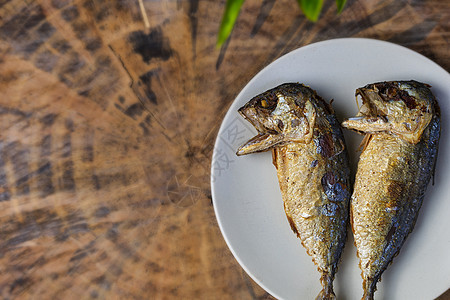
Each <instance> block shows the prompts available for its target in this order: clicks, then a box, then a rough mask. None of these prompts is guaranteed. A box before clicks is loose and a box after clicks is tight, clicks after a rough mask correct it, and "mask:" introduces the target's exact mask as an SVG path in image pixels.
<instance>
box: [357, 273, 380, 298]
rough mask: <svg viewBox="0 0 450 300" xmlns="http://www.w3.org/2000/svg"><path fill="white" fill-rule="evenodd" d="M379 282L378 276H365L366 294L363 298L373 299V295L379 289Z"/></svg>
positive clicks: (364, 287)
mask: <svg viewBox="0 0 450 300" xmlns="http://www.w3.org/2000/svg"><path fill="white" fill-rule="evenodd" d="M377 282H378V278H377V279H373V278H364V280H363V289H364V295H363V297H362V298H361V300H373V296H374V294H375V291H376V289H377Z"/></svg>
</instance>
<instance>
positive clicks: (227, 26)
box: [217, 0, 245, 47]
mask: <svg viewBox="0 0 450 300" xmlns="http://www.w3.org/2000/svg"><path fill="white" fill-rule="evenodd" d="M244 1H245V0H227V3H226V4H225V11H224V13H223V17H222V23H221V24H220V28H219V34H218V35H217V46H218V47H220V46H222V44H223V43H224V42H225V41H226V40H227V38H228V37H229V36H230V34H231V31H232V30H233V27H234V23H235V22H236V19H237V17H238V15H239V11H240V10H241V6H242V3H244Z"/></svg>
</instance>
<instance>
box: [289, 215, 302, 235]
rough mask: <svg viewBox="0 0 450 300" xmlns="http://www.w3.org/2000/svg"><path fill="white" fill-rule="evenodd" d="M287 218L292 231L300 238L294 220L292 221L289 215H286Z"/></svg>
mask: <svg viewBox="0 0 450 300" xmlns="http://www.w3.org/2000/svg"><path fill="white" fill-rule="evenodd" d="M286 217H287V219H288V222H289V225H290V226H291V229H292V231H293V232H294V233H295V234H296V235H297V237H300V234H299V233H298V230H297V227H296V226H295V223H294V220H292V218H291V216H289V215H288V214H286Z"/></svg>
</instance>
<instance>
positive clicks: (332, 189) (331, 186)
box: [321, 172, 350, 202]
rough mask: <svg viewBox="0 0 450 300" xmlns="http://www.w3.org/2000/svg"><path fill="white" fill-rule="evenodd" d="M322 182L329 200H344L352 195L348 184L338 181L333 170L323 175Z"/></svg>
mask: <svg viewBox="0 0 450 300" xmlns="http://www.w3.org/2000/svg"><path fill="white" fill-rule="evenodd" d="M321 184H322V189H323V192H324V193H325V195H326V196H327V198H328V200H329V201H333V202H342V201H345V200H346V199H347V198H348V197H349V196H350V195H349V192H348V191H347V188H346V186H345V185H344V184H342V183H341V182H337V180H336V176H335V175H334V174H333V173H332V172H327V173H325V174H324V175H323V176H322V180H321Z"/></svg>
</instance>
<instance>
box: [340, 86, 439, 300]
mask: <svg viewBox="0 0 450 300" xmlns="http://www.w3.org/2000/svg"><path fill="white" fill-rule="evenodd" d="M356 94H357V95H360V96H361V97H362V100H363V106H362V107H361V109H360V112H359V113H358V115H357V117H356V118H351V119H349V120H347V121H345V122H344V123H343V126H344V127H348V128H350V129H354V130H357V131H358V132H361V133H366V134H367V135H366V138H365V139H366V145H365V149H364V150H363V152H362V153H361V156H360V160H359V163H358V169H357V173H356V178H355V184H354V191H353V195H352V198H351V203H350V219H351V223H352V231H353V235H354V239H355V245H356V248H357V255H358V257H359V260H360V262H359V267H360V269H361V271H362V274H361V275H362V278H363V289H364V295H363V297H362V299H373V297H374V292H375V290H376V284H377V282H378V281H379V280H380V278H381V274H382V273H383V272H384V270H385V269H386V268H387V266H388V265H389V264H390V263H391V262H392V259H393V258H394V257H395V256H396V255H397V254H398V253H399V251H400V248H401V247H402V245H403V243H404V242H405V240H406V237H407V236H408V234H409V233H410V232H411V231H412V229H413V227H414V224H415V222H416V219H417V216H418V212H419V209H420V206H421V204H422V201H423V198H424V193H425V190H426V188H427V185H428V183H429V181H430V179H431V177H432V174H433V172H434V167H435V162H436V157H437V151H438V142H439V135H440V110H439V106H438V103H437V101H436V99H435V97H434V96H433V94H432V93H431V91H430V89H429V87H428V86H427V85H425V84H422V83H419V82H416V81H398V82H380V83H375V84H370V85H367V86H365V87H364V88H360V89H358V90H357V92H356Z"/></svg>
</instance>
